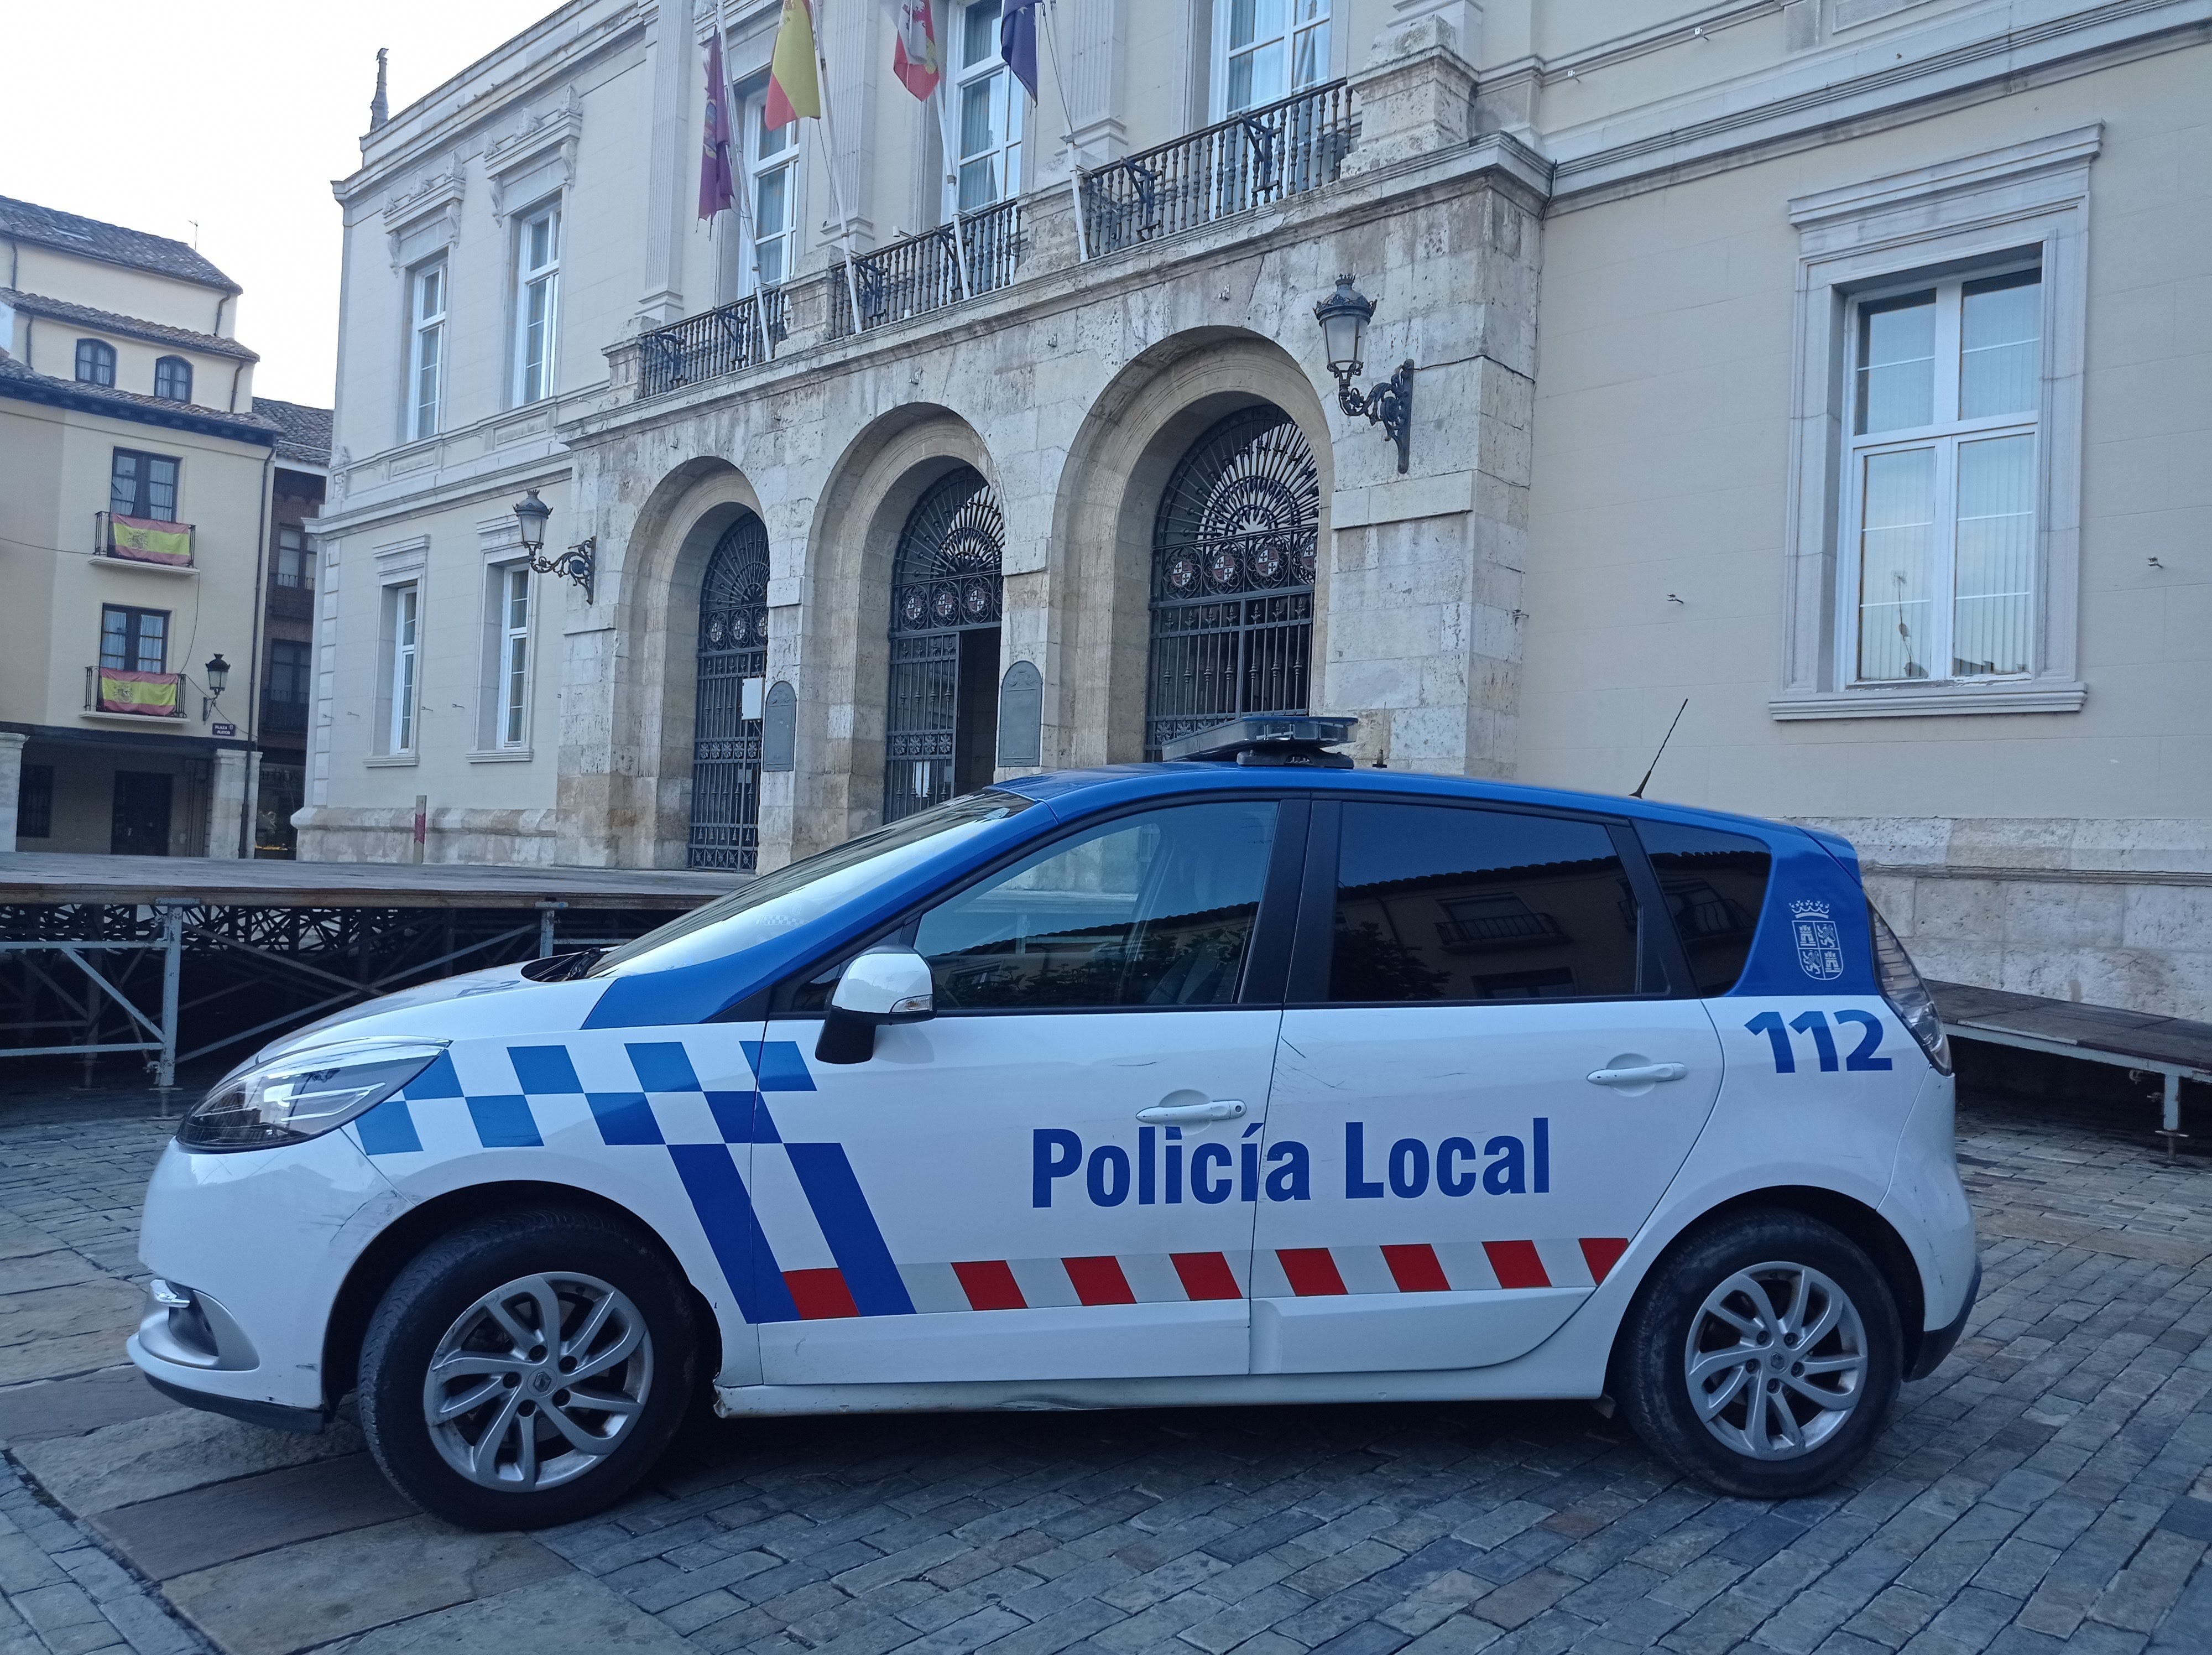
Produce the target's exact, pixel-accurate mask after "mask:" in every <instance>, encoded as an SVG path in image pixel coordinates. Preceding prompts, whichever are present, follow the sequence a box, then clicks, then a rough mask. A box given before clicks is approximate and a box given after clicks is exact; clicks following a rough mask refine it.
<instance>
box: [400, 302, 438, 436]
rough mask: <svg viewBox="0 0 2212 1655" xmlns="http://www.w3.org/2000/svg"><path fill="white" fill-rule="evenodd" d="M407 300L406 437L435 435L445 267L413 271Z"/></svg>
mask: <svg viewBox="0 0 2212 1655" xmlns="http://www.w3.org/2000/svg"><path fill="white" fill-rule="evenodd" d="M412 286H413V290H412V292H411V293H410V295H409V301H408V316H409V322H408V347H407V440H408V441H410V442H419V441H422V439H423V438H424V437H434V436H435V435H438V425H439V420H440V417H441V411H442V409H443V405H444V401H445V386H446V267H445V265H442V264H438V265H428V266H426V267H425V268H423V269H422V270H418V271H416V272H415V277H414V282H413V284H412Z"/></svg>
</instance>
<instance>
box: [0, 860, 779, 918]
mask: <svg viewBox="0 0 2212 1655" xmlns="http://www.w3.org/2000/svg"><path fill="white" fill-rule="evenodd" d="M743 883H744V876H742V875H738V874H732V873H693V872H690V870H687V869H678V868H623V867H461V866H457V865H455V864H453V863H449V862H425V863H421V864H415V863H407V862H401V863H389V862H291V861H243V860H240V859H234V858H223V857H215V856H92V855H62V854H59V853H57V852H52V851H38V850H19V851H14V852H10V853H5V854H0V904H64V903H66V904H78V903H106V904H148V905H150V904H155V903H161V902H172V903H173V902H185V903H194V904H201V905H204V906H207V907H223V908H455V909H490V908H535V907H536V906H537V905H538V904H539V903H542V902H561V903H566V904H568V907H569V909H570V910H583V909H661V910H671V911H682V910H688V909H692V908H696V907H697V906H698V905H699V904H702V903H704V902H709V901H712V900H713V899H714V897H719V896H721V895H722V894H724V893H725V892H726V891H733V890H735V889H736V888H737V887H738V885H741V884H743Z"/></svg>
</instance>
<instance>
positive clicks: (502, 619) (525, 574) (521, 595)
mask: <svg viewBox="0 0 2212 1655" xmlns="http://www.w3.org/2000/svg"><path fill="white" fill-rule="evenodd" d="M493 578H494V581H495V590H496V593H497V598H498V603H499V612H498V620H497V626H496V636H497V641H498V645H499V673H498V695H499V714H498V729H497V732H496V736H497V739H496V742H495V745H498V746H501V747H505V748H514V747H521V746H526V745H528V744H529V740H530V569H529V567H528V565H526V564H523V563H510V564H508V565H507V567H505V568H503V569H495V570H494V571H493Z"/></svg>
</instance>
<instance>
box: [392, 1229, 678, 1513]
mask: <svg viewBox="0 0 2212 1655" xmlns="http://www.w3.org/2000/svg"><path fill="white" fill-rule="evenodd" d="M556 1318H557V1320H558V1323H559V1326H560V1337H559V1338H558V1339H554V1340H548V1339H544V1338H543V1337H542V1336H540V1330H541V1329H543V1328H544V1326H545V1325H546V1324H547V1323H548V1322H549V1321H552V1320H555V1319H556ZM698 1348H699V1340H698V1336H697V1329H696V1325H695V1323H694V1320H693V1314H692V1310H691V1305H690V1296H689V1295H688V1293H686V1292H685V1290H684V1284H683V1282H682V1281H681V1279H680V1278H679V1277H678V1274H677V1272H676V1271H675V1269H673V1268H672V1267H671V1265H670V1264H669V1263H667V1262H666V1261H665V1259H664V1258H663V1257H662V1256H661V1255H660V1254H659V1251H658V1250H655V1249H654V1248H653V1246H652V1245H651V1244H649V1243H647V1241H646V1240H645V1239H644V1238H642V1237H641V1236H640V1235H639V1234H637V1233H636V1232H635V1231H633V1230H632V1229H630V1228H629V1226H625V1225H623V1224H622V1223H620V1222H619V1221H617V1220H613V1219H611V1218H608V1217H605V1216H603V1215H601V1214H594V1213H586V1212H578V1211H574V1210H563V1211H531V1212H520V1213H509V1214H501V1215H499V1216H497V1217H493V1218H486V1219H482V1220H477V1222H474V1223H471V1224H469V1225H466V1226H464V1227H462V1228H460V1229H458V1230H454V1231H451V1232H448V1233H447V1234H446V1235H444V1236H441V1237H440V1238H438V1239H437V1240H436V1241H434V1242H432V1243H431V1244H429V1245H428V1246H427V1247H425V1248H424V1249H423V1250H422V1251H421V1252H420V1253H418V1254H416V1256H415V1257H414V1258H413V1259H412V1260H411V1261H410V1262H409V1263H408V1264H407V1265H406V1267H405V1268H404V1269H402V1270H401V1271H400V1272H399V1274H398V1277H397V1278H396V1279H394V1281H392V1285H391V1287H389V1288H387V1289H386V1292H385V1294H384V1298H383V1299H382V1301H381V1302H380V1304H379V1305H377V1307H376V1311H375V1314H374V1316H372V1317H370V1319H369V1323H368V1332H367V1335H366V1336H365V1338H364V1339H363V1341H362V1355H361V1386H360V1406H361V1424H362V1434H363V1435H364V1436H365V1437H367V1438H368V1448H369V1452H370V1453H372V1454H373V1455H374V1456H375V1457H376V1463H377V1464H378V1465H379V1466H380V1467H381V1468H382V1469H383V1471H384V1474H385V1475H386V1476H387V1477H389V1478H391V1480H392V1483H393V1485H394V1486H395V1487H396V1488H398V1490H399V1491H400V1492H401V1493H402V1494H405V1495H406V1496H407V1498H408V1499H410V1500H413V1501H414V1502H415V1503H416V1505H417V1506H421V1507H422V1509H423V1510H424V1511H426V1512H430V1513H431V1514H432V1515H434V1516H436V1517H441V1518H445V1519H446V1520H447V1522H450V1523H457V1524H460V1525H462V1526H463V1527H465V1528H471V1529H536V1528H544V1527H545V1526H547V1525H549V1524H558V1523H570V1522H574V1521H575V1520H576V1519H577V1518H582V1517H586V1516H588V1515H590V1514H591V1513H592V1512H597V1511H599V1510H601V1509H603V1508H604V1507H605V1506H609V1505H611V1504H612V1503H613V1502H614V1501H615V1500H619V1499H620V1498H621V1497H622V1496H623V1494H626V1493H627V1492H629V1489H630V1488H632V1487H633V1486H634V1485H635V1483H636V1482H637V1481H638V1479H639V1478H640V1477H641V1476H644V1475H645V1474H646V1473H647V1471H648V1470H650V1469H652V1467H653V1463H654V1462H656V1461H657V1460H658V1459H659V1457H660V1455H661V1453H662V1451H664V1450H665V1448H666V1447H667V1446H668V1443H669V1439H670V1438H671V1437H672V1436H673V1435H674V1434H675V1433H676V1429H677V1427H678V1425H680V1424H681V1423H682V1422H683V1420H684V1415H685V1414H686V1412H687V1410H688V1409H689V1408H690V1403H691V1401H692V1398H693V1396H694V1395H695V1394H696V1391H697V1390H699V1388H700V1387H699V1375H698V1370H697V1351H698ZM594 1404H604V1406H594ZM434 1409H435V1414H436V1417H434Z"/></svg>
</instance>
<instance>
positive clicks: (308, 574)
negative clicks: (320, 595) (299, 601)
mask: <svg viewBox="0 0 2212 1655" xmlns="http://www.w3.org/2000/svg"><path fill="white" fill-rule="evenodd" d="M276 584H277V585H278V586H283V587H296V588H299V589H301V590H303V591H312V590H313V588H314V584H315V559H314V554H313V552H312V551H309V550H308V547H307V530H305V529H303V528H301V526H299V525H298V524H296V523H280V524H278V525H277V526H276Z"/></svg>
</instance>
